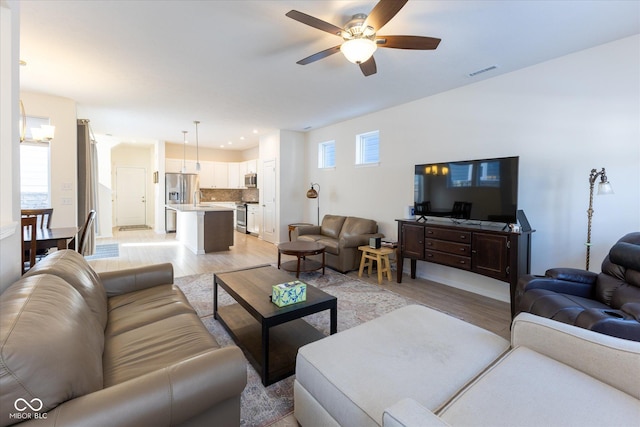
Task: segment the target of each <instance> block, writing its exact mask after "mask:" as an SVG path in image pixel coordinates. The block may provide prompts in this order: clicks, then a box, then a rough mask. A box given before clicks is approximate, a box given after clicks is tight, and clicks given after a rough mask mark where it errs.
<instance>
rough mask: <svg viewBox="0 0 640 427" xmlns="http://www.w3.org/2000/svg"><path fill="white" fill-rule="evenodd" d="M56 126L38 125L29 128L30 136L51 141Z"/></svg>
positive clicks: (36, 139)
mask: <svg viewBox="0 0 640 427" xmlns="http://www.w3.org/2000/svg"><path fill="white" fill-rule="evenodd" d="M55 132H56V127H55V126H53V125H40V127H39V128H31V137H32V138H33V139H34V140H35V141H47V142H49V141H51V140H52V139H53V137H54V135H55Z"/></svg>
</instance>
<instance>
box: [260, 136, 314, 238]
mask: <svg viewBox="0 0 640 427" xmlns="http://www.w3.org/2000/svg"><path fill="white" fill-rule="evenodd" d="M304 152H305V144H304V134H302V133H300V132H294V131H287V130H279V131H274V132H271V133H269V134H266V135H263V136H261V137H260V146H259V159H258V177H260V176H264V174H263V165H264V162H265V161H267V160H271V159H276V200H277V206H276V214H275V216H276V227H277V229H276V231H275V236H274V238H275V241H274V242H273V243H276V244H277V243H281V242H286V241H288V240H289V227H288V224H291V223H294V222H300V221H301V220H302V215H303V214H304V206H305V201H306V198H305V193H306V191H307V190H306V189H304V188H305V187H304V182H305V178H304V175H305V165H304V162H303V161H302V159H304ZM263 184H264V183H263V181H261V179H260V178H258V187H259V188H260V189H261V190H260V203H261V204H262V205H263V206H264V200H263V195H264V192H263V190H262V188H261V187H262V185H263ZM262 230H264V227H263V228H262ZM265 240H268V241H270V240H269V239H265Z"/></svg>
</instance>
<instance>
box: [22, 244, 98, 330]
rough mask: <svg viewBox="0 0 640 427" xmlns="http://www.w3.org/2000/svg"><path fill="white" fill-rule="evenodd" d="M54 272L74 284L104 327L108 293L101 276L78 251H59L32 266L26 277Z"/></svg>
mask: <svg viewBox="0 0 640 427" xmlns="http://www.w3.org/2000/svg"><path fill="white" fill-rule="evenodd" d="M37 274H53V275H54V276H58V277H60V278H62V279H63V280H64V281H65V282H67V283H68V284H70V285H71V286H73V287H74V288H75V289H76V290H77V291H78V292H80V295H82V297H83V298H84V299H85V301H86V303H87V305H88V306H89V308H90V309H91V312H92V313H93V314H94V315H95V316H96V319H97V320H98V322H99V323H100V324H101V325H102V329H103V330H104V327H105V326H106V325H107V294H106V291H105V289H104V287H103V286H102V282H101V281H100V278H99V277H98V275H97V274H96V272H95V271H94V270H93V269H92V268H91V267H90V266H89V263H88V262H87V260H85V259H84V257H83V256H82V255H80V254H79V253H78V252H76V251H69V250H67V251H57V252H54V253H52V254H51V255H48V256H47V257H45V258H44V259H43V260H42V261H40V262H38V263H37V264H36V265H35V267H33V268H31V269H30V270H29V271H28V272H27V274H25V277H30V276H35V275H37Z"/></svg>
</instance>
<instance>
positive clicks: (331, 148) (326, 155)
mask: <svg viewBox="0 0 640 427" xmlns="http://www.w3.org/2000/svg"><path fill="white" fill-rule="evenodd" d="M318 167H319V168H320V169H327V168H335V167H336V142H335V141H327V142H321V143H320V144H318Z"/></svg>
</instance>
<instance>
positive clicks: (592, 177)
mask: <svg viewBox="0 0 640 427" xmlns="http://www.w3.org/2000/svg"><path fill="white" fill-rule="evenodd" d="M598 177H600V182H599V183H598V193H597V194H598V195H603V194H613V188H611V184H609V180H608V179H607V175H606V172H605V170H604V168H602V170H601V171H600V172H598V171H597V170H596V169H591V174H589V209H588V210H587V217H588V219H589V221H588V224H587V243H585V245H586V246H587V268H586V270H589V255H590V252H591V218H592V217H593V187H594V185H595V183H596V180H597V179H598Z"/></svg>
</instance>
